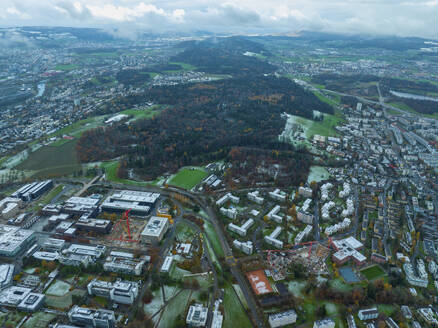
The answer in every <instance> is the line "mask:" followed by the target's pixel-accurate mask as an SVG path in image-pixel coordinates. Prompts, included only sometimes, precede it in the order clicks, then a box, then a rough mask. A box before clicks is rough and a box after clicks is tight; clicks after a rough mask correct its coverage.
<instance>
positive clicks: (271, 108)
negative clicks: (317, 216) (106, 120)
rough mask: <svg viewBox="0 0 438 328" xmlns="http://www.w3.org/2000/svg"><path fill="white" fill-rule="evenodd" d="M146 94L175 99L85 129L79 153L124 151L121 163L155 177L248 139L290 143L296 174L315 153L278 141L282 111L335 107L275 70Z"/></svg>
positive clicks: (94, 155) (95, 156)
mask: <svg viewBox="0 0 438 328" xmlns="http://www.w3.org/2000/svg"><path fill="white" fill-rule="evenodd" d="M147 97H148V98H149V99H152V100H154V102H157V103H163V104H168V105H170V106H169V108H168V109H165V110H163V112H162V113H161V114H160V115H159V116H157V117H155V118H153V119H150V120H141V121H137V122H135V123H134V124H131V125H129V126H127V125H125V124H120V125H116V126H113V127H109V128H106V129H97V130H91V131H89V132H86V133H84V134H83V136H82V137H81V139H80V140H79V142H78V146H77V150H78V156H79V159H80V160H81V161H82V162H89V161H98V160H105V159H112V158H115V157H119V156H124V158H125V161H124V167H131V168H135V169H136V172H137V173H138V174H140V175H141V176H143V177H144V178H146V179H151V178H155V177H156V176H157V175H159V174H162V173H164V172H167V171H174V170H176V169H178V168H179V167H181V166H183V165H194V164H201V163H206V162H209V161H212V160H217V159H222V158H225V157H227V155H228V153H229V151H230V150H231V149H233V148H234V147H250V148H253V149H254V148H255V149H267V150H279V151H286V153H285V154H287V155H285V156H286V158H287V161H289V162H290V161H292V162H291V163H296V164H297V165H296V172H293V175H295V176H303V175H305V174H306V173H307V170H308V167H309V165H310V163H311V159H310V158H307V157H305V156H304V155H300V156H297V155H294V153H293V152H292V151H293V148H292V146H290V145H286V144H279V143H278V142H277V136H278V135H279V134H280V133H281V131H282V130H283V128H284V124H285V121H284V120H283V119H282V118H281V114H282V113H283V112H287V113H291V114H298V115H301V116H305V117H312V110H319V111H322V112H326V113H331V112H332V111H333V109H332V108H331V107H330V106H328V105H327V104H325V103H322V102H320V101H319V100H318V98H317V97H315V96H314V95H313V94H312V93H309V92H308V91H305V90H304V89H302V88H301V87H300V86H298V85H296V84H295V83H293V82H292V81H290V80H288V79H284V78H276V77H272V76H267V77H265V76H258V77H253V78H252V79H247V78H234V79H226V80H220V81H215V82H211V83H197V84H186V85H177V86H172V87H154V88H152V89H151V90H150V92H149V94H148V95H147ZM298 162H299V164H298ZM292 181H293V182H295V180H294V176H292V177H291V182H292Z"/></svg>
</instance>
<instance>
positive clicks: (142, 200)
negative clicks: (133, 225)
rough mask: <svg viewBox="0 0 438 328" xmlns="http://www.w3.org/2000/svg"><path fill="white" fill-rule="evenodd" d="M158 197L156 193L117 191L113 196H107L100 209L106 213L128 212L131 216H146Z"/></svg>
mask: <svg viewBox="0 0 438 328" xmlns="http://www.w3.org/2000/svg"><path fill="white" fill-rule="evenodd" d="M159 197H160V194H158V193H151V192H144V191H133V190H117V191H116V192H115V193H114V194H112V195H111V196H109V197H108V198H107V199H106V200H105V201H104V202H103V203H102V204H101V206H100V207H101V209H102V210H103V211H108V212H124V211H127V210H130V211H131V214H133V215H147V214H148V213H149V211H150V210H151V208H152V207H153V206H154V205H155V203H156V202H157V200H158V198H159Z"/></svg>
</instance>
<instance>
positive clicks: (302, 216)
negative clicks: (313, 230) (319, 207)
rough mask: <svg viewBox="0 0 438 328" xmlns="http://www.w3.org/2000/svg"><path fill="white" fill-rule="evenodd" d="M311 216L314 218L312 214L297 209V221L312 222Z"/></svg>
mask: <svg viewBox="0 0 438 328" xmlns="http://www.w3.org/2000/svg"><path fill="white" fill-rule="evenodd" d="M313 218H314V216H313V214H309V213H305V212H303V211H301V210H298V211H297V219H298V221H301V222H303V223H306V224H312V223H313Z"/></svg>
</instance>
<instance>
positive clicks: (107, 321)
mask: <svg viewBox="0 0 438 328" xmlns="http://www.w3.org/2000/svg"><path fill="white" fill-rule="evenodd" d="M67 315H68V318H69V320H70V322H71V323H73V324H78V325H81V326H87V327H89V326H91V327H95V328H104V327H105V328H113V327H115V325H116V318H115V315H114V311H110V310H104V309H89V308H83V307H79V306H77V305H74V306H73V307H72V308H71V309H70V311H69V312H68V314H67Z"/></svg>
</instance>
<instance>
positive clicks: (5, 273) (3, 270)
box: [0, 264, 15, 290]
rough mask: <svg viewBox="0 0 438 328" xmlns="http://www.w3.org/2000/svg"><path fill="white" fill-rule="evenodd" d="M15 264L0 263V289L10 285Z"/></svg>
mask: <svg viewBox="0 0 438 328" xmlns="http://www.w3.org/2000/svg"><path fill="white" fill-rule="evenodd" d="M14 270H15V265H13V264H0V290H1V289H4V288H6V287H9V286H11V285H12V280H13V278H14Z"/></svg>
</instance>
